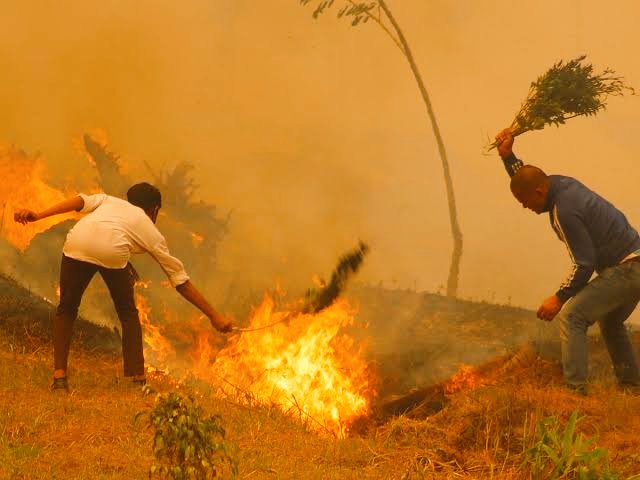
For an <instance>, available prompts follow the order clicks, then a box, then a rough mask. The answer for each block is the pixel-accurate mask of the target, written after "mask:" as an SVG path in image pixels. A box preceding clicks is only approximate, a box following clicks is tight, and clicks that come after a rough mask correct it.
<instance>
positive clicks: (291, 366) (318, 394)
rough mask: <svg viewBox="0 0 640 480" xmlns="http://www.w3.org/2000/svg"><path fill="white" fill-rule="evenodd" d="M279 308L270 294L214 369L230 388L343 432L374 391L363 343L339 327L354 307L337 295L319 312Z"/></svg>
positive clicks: (367, 409) (323, 427)
mask: <svg viewBox="0 0 640 480" xmlns="http://www.w3.org/2000/svg"><path fill="white" fill-rule="evenodd" d="M287 315H289V314H287V313H286V312H274V302H273V300H272V299H271V298H269V297H266V298H265V300H264V301H263V303H262V305H261V306H260V307H259V308H257V309H256V310H255V312H254V314H253V316H252V318H251V323H250V326H249V327H248V329H260V328H263V327H267V328H264V329H262V330H255V331H248V332H244V333H241V334H240V335H239V336H238V337H235V338H234V339H233V341H232V343H231V345H230V346H228V347H227V348H225V349H224V350H222V351H221V352H220V353H219V354H218V356H217V358H216V361H215V364H214V365H213V371H212V373H213V374H214V375H215V376H216V377H219V378H220V379H222V382H223V383H222V384H221V386H222V388H223V390H224V391H225V392H227V393H235V394H237V393H241V394H243V395H244V396H245V397H247V396H248V397H250V398H251V399H253V400H256V401H258V402H260V403H268V404H277V405H279V406H280V407H281V408H282V409H283V410H285V411H287V412H290V413H292V414H294V415H300V416H301V417H303V418H304V419H305V420H308V421H309V424H310V425H312V426H315V427H317V428H318V429H320V430H325V431H328V432H330V433H332V434H334V435H337V436H344V435H345V434H346V432H347V431H348V428H349V426H350V425H351V424H352V423H353V421H354V420H355V419H357V418H359V417H362V416H365V415H367V414H369V413H370V409H371V403H370V402H371V399H372V397H373V395H374V394H375V392H374V389H373V385H372V378H371V373H370V369H369V366H368V364H367V362H366V361H365V360H364V359H363V358H362V353H363V352H362V346H358V345H356V343H355V341H354V340H353V339H352V338H351V337H350V336H348V335H346V334H341V329H342V328H344V327H347V326H349V325H352V324H353V321H354V312H353V311H352V309H351V308H350V307H349V306H348V304H347V303H346V302H345V301H338V302H336V303H334V304H333V305H332V306H330V307H329V308H327V309H325V310H323V311H321V312H320V313H318V314H315V315H314V314H298V315H291V318H290V319H289V320H288V321H282V322H280V323H276V324H274V323H275V322H279V321H281V320H284V317H285V316H287Z"/></svg>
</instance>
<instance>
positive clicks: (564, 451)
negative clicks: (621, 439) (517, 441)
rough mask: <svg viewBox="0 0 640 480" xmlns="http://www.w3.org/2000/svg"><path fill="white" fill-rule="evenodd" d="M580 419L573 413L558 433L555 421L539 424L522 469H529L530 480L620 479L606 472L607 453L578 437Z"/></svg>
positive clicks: (590, 440) (553, 419)
mask: <svg viewBox="0 0 640 480" xmlns="http://www.w3.org/2000/svg"><path fill="white" fill-rule="evenodd" d="M579 420H580V419H579V418H578V411H577V410H576V411H574V412H573V413H572V414H571V416H570V417H569V421H568V422H567V425H566V427H565V429H564V431H561V427H560V424H559V422H558V419H557V418H556V417H548V418H545V419H543V420H540V421H539V422H538V424H537V426H536V437H535V441H534V444H533V445H532V446H531V447H530V448H529V449H528V450H527V451H526V452H525V461H524V465H529V467H530V468H531V473H532V476H533V479H534V480H536V479H540V480H542V479H545V480H554V479H561V478H576V479H580V480H614V479H618V478H619V476H618V475H617V474H616V473H615V472H612V471H611V470H610V469H609V453H608V451H607V449H605V448H595V447H594V446H593V444H594V439H587V438H585V437H584V436H583V435H582V434H577V433H576V431H575V429H576V425H577V423H578V421H579Z"/></svg>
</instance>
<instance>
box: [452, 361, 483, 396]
mask: <svg viewBox="0 0 640 480" xmlns="http://www.w3.org/2000/svg"><path fill="white" fill-rule="evenodd" d="M487 383H488V381H487V380H485V379H484V378H482V377H481V376H480V375H479V374H478V372H477V371H476V369H475V368H474V367H473V366H471V365H464V364H460V365H459V369H458V372H457V373H456V374H455V375H454V376H453V377H451V379H449V381H448V382H447V383H446V385H445V387H444V391H445V393H448V394H451V393H456V392H460V391H463V390H473V389H474V388H478V387H482V386H483V385H486V384H487Z"/></svg>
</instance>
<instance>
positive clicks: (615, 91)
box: [489, 55, 634, 150]
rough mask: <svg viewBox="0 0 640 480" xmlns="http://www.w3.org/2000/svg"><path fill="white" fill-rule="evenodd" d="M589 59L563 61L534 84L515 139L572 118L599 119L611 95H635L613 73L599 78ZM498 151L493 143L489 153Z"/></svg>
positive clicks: (515, 127) (517, 123)
mask: <svg viewBox="0 0 640 480" xmlns="http://www.w3.org/2000/svg"><path fill="white" fill-rule="evenodd" d="M585 59H586V56H585V55H582V56H580V57H577V58H575V59H573V60H570V61H568V62H563V61H562V60H560V61H559V62H557V63H556V64H554V65H553V66H552V67H551V68H550V69H549V70H547V72H545V73H544V74H543V75H542V76H540V77H538V79H537V80H536V81H535V82H533V83H532V84H531V87H530V88H529V94H528V95H527V97H526V99H525V101H524V102H523V104H522V106H521V107H520V111H519V112H518V113H517V114H516V116H515V118H514V120H513V122H512V123H511V126H510V129H511V133H512V134H513V136H514V137H515V136H518V135H521V134H523V133H525V132H528V131H531V130H541V129H543V128H544V127H545V126H547V125H552V124H553V125H556V126H559V125H561V124H563V123H565V122H566V121H567V120H569V119H570V118H574V117H579V116H583V115H584V116H591V115H595V114H596V113H598V112H599V111H600V110H603V109H605V108H606V100H607V98H608V97H609V96H610V95H613V96H621V95H623V94H624V93H625V91H627V92H629V93H631V94H632V95H633V94H634V90H633V88H631V87H628V86H626V85H625V84H624V82H623V79H622V77H619V76H616V75H615V72H614V71H613V70H611V69H608V68H607V69H605V70H604V71H603V72H602V73H599V74H596V73H594V69H593V65H591V64H588V63H585V62H584V60H585ZM495 147H496V144H495V143H493V144H491V145H490V148H489V150H491V149H492V148H495Z"/></svg>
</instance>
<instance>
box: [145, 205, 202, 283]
mask: <svg viewBox="0 0 640 480" xmlns="http://www.w3.org/2000/svg"><path fill="white" fill-rule="evenodd" d="M141 219H142V220H141V222H140V223H139V224H138V228H136V237H137V238H136V241H137V243H139V245H140V246H141V247H142V248H143V249H144V250H146V251H147V252H148V253H149V255H151V256H152V257H153V258H154V260H155V261H156V262H158V265H160V268H162V270H163V271H164V273H165V274H166V275H167V278H169V282H170V283H171V286H173V287H177V286H178V285H182V284H183V283H184V282H186V281H187V280H189V275H187V272H186V270H185V268H184V265H183V264H182V262H181V261H180V260H178V259H177V258H176V257H174V256H173V255H171V253H170V252H169V247H168V246H167V241H166V239H165V238H164V235H162V233H160V230H158V229H157V227H156V226H155V225H154V224H153V222H152V221H151V219H149V218H148V217H146V216H143V217H141Z"/></svg>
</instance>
